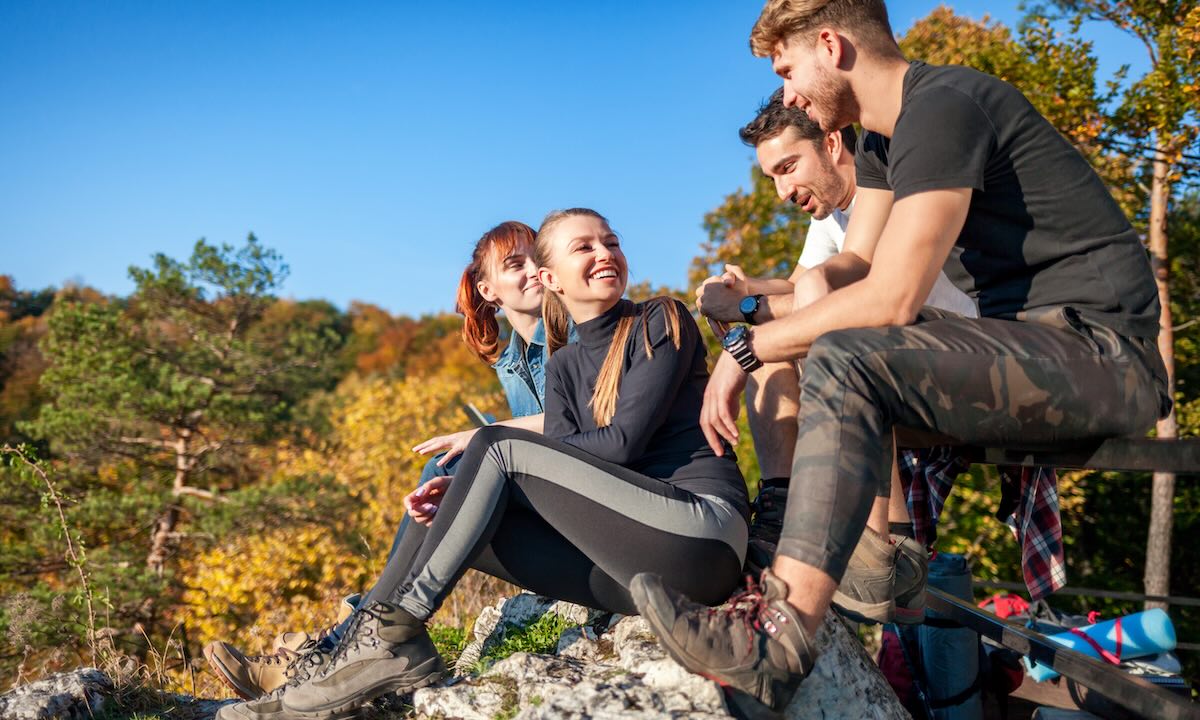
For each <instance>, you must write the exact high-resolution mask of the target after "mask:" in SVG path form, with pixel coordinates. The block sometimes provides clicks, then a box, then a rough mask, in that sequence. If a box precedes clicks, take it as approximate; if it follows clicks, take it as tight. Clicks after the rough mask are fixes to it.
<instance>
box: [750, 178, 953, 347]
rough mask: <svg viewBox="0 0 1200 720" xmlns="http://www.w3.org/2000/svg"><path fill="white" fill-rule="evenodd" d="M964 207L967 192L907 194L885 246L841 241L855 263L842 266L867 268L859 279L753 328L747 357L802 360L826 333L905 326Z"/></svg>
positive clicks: (917, 307) (950, 244)
mask: <svg viewBox="0 0 1200 720" xmlns="http://www.w3.org/2000/svg"><path fill="white" fill-rule="evenodd" d="M970 201H971V190H970V189H969V188H956V189H952V190H934V191H930V192H923V193H918V194H916V195H910V196H908V197H906V198H904V199H902V200H900V201H899V202H896V203H895V204H894V206H893V208H892V212H891V214H890V216H889V217H888V220H887V223H886V225H885V226H884V227H883V232H882V236H883V237H885V238H887V239H886V240H885V241H883V242H879V241H878V240H876V241H875V242H873V243H872V242H869V240H870V238H869V237H862V238H857V239H858V242H859V246H858V247H857V248H855V247H852V246H851V237H850V236H849V235H847V238H846V252H845V253H842V255H847V254H852V255H855V256H858V258H859V260H857V261H856V260H853V259H852V258H851V259H849V261H848V262H847V264H846V265H845V266H844V267H845V268H851V269H853V268H858V269H859V270H861V267H862V265H861V263H862V262H866V263H869V268H870V269H869V271H868V272H867V274H866V277H864V278H862V280H860V281H859V282H851V283H849V284H847V285H845V286H842V287H838V288H836V289H835V290H834V291H833V292H832V293H830V294H829V295H826V296H825V297H823V298H821V299H819V300H817V301H816V302H814V303H813V304H812V305H810V306H808V309H807V311H806V312H804V313H803V314H797V315H792V316H789V317H787V318H784V319H782V320H779V321H777V322H773V323H768V324H766V325H763V326H762V327H760V328H758V329H757V330H755V332H754V343H753V347H754V351H755V353H756V354H757V355H758V356H759V358H760V359H762V360H763V361H766V362H771V361H778V360H789V359H792V358H797V357H803V356H804V355H806V354H807V353H808V349H809V347H810V346H811V345H812V343H813V341H814V340H815V339H816V338H818V337H819V336H821V335H823V334H825V333H827V332H829V331H831V330H840V329H843V328H854V327H882V326H885V325H908V324H910V323H912V321H913V320H915V319H916V316H917V312H918V311H919V310H920V309H921V305H922V304H923V303H924V301H925V298H927V297H929V292H930V290H932V289H933V283H934V282H935V281H936V280H937V276H938V273H939V272H940V271H941V269H942V265H943V264H944V263H945V261H946V257H947V256H948V255H949V254H950V248H951V247H953V245H954V241H955V240H956V239H958V234H959V232H961V231H962V226H963V223H964V222H965V221H966V218H967V208H968V206H969V204H970ZM855 219H856V220H857V213H856V216H855ZM851 225H852V226H853V222H852V223H851ZM856 250H857V252H856ZM859 252H863V253H864V254H867V255H868V256H867V257H862V255H859V254H858V253H859ZM838 257H841V255H839V256H838ZM842 269H844V268H842V267H839V270H842ZM840 277H843V276H838V275H835V276H834V278H837V279H840ZM831 284H833V283H831Z"/></svg>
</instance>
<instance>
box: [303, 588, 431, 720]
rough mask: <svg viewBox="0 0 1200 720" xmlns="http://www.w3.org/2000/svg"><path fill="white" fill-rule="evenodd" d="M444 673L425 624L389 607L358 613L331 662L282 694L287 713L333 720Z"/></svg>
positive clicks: (376, 605) (379, 605)
mask: <svg viewBox="0 0 1200 720" xmlns="http://www.w3.org/2000/svg"><path fill="white" fill-rule="evenodd" d="M445 673H446V664H445V663H444V662H442V656H441V655H439V654H438V651H437V648H436V647H434V645H433V641H432V640H431V639H430V638H429V633H427V632H426V631H425V623H424V622H423V621H421V620H418V619H417V618H415V617H413V616H412V615H411V614H409V613H408V611H406V610H404V609H402V608H400V607H398V606H396V605H392V604H391V603H385V602H373V603H371V604H370V605H369V606H368V607H365V608H359V609H358V612H356V613H355V615H354V620H353V621H352V624H351V626H350V628H349V629H348V630H347V631H346V634H345V635H344V636H343V637H342V639H341V641H339V643H338V646H337V649H336V650H334V652H333V655H332V656H331V657H330V660H329V663H328V664H327V665H325V666H324V667H323V668H321V670H320V671H319V672H317V673H314V674H313V676H312V677H310V678H309V679H308V680H307V681H305V682H303V683H301V684H300V685H299V686H297V687H294V688H293V687H289V688H288V689H287V691H286V692H284V694H283V706H284V709H286V710H289V711H296V712H300V713H306V714H308V713H316V714H318V715H320V716H321V717H325V718H332V717H337V716H342V715H344V714H345V713H348V712H350V711H353V710H354V709H356V708H358V707H359V706H360V705H362V704H363V703H365V702H367V701H368V700H371V699H373V698H376V697H379V696H380V695H383V694H385V693H389V692H398V693H405V692H409V691H411V690H416V689H417V688H422V687H425V686H426V685H430V684H432V683H434V682H436V681H438V680H439V679H441V677H442V676H443V675H445Z"/></svg>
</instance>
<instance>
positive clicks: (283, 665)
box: [204, 593, 360, 700]
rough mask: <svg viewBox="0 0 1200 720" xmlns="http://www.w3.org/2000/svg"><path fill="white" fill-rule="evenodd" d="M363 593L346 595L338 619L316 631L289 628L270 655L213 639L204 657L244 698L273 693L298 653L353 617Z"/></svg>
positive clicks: (273, 645) (300, 653)
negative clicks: (253, 652)
mask: <svg viewBox="0 0 1200 720" xmlns="http://www.w3.org/2000/svg"><path fill="white" fill-rule="evenodd" d="M359 597H360V596H359V595H358V594H357V593H356V594H354V595H347V596H346V597H344V598H342V602H341V605H340V606H339V609H338V618H337V622H336V623H335V624H333V625H331V626H329V627H327V628H322V629H321V630H318V631H316V632H315V633H306V632H288V633H283V634H281V635H278V636H276V638H275V640H274V641H273V642H272V643H271V645H272V648H273V652H272V653H271V654H269V655H246V654H244V653H242V652H241V651H240V650H238V649H237V648H236V647H234V646H233V645H230V644H229V643H227V642H221V641H213V642H211V643H209V644H208V645H206V646H204V657H205V659H207V660H208V664H209V667H211V668H212V670H213V674H214V675H216V676H217V679H218V680H220V681H221V682H222V683H224V684H225V685H226V686H228V687H229V689H231V690H233V691H234V692H235V693H237V696H238V697H240V698H242V699H243V700H255V699H258V698H261V697H262V696H264V695H267V694H269V693H270V692H272V691H273V690H275V689H276V688H278V687H279V686H281V685H283V683H284V680H286V676H285V671H286V670H287V668H288V666H289V665H290V664H291V663H292V662H294V661H295V659H296V657H297V656H298V655H302V654H304V653H306V652H307V651H308V650H309V649H311V648H312V647H314V646H315V645H316V644H317V643H319V642H321V641H322V640H324V639H325V638H326V637H327V636H328V635H329V634H330V632H332V631H333V630H334V628H336V627H337V626H338V625H341V624H342V622H343V621H345V620H346V619H347V618H349V617H350V614H351V613H353V612H354V608H355V607H356V606H357V605H358V600H359Z"/></svg>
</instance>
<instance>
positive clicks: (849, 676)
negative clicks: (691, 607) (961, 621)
mask: <svg viewBox="0 0 1200 720" xmlns="http://www.w3.org/2000/svg"><path fill="white" fill-rule="evenodd" d="M547 614H552V615H557V616H558V617H559V618H562V619H563V620H566V621H567V623H566V624H570V625H573V627H570V628H569V629H567V630H566V631H564V632H562V634H561V636H560V637H559V638H558V642H557V648H556V649H555V650H554V651H553V654H544V655H538V654H531V653H524V652H519V653H515V654H513V655H510V656H508V657H506V658H503V659H501V660H499V661H498V662H496V663H495V664H493V665H492V666H491V667H489V668H487V669H486V670H485V671H484V672H482V673H480V674H478V675H471V674H470V671H471V670H472V669H474V668H476V667H477V666H478V664H479V659H480V658H481V657H485V656H486V655H487V653H488V651H489V649H491V648H493V647H496V646H497V645H498V644H499V643H501V642H503V640H504V637H505V635H506V634H507V633H510V632H513V631H515V630H518V629H520V628H524V627H527V626H529V625H531V624H532V623H534V622H536V621H537V620H538V619H540V618H543V617H544V616H546V615H547ZM551 638H552V636H551ZM817 643H818V645H819V647H820V648H821V656H820V658H819V659H818V660H817V664H816V667H815V668H814V669H813V672H812V674H811V675H810V676H809V677H808V679H806V680H805V681H804V683H803V684H802V685H801V687H800V691H799V693H798V694H797V695H796V697H795V698H794V699H793V700H792V702H791V704H790V705H789V707H788V708H787V710H786V711H785V713H784V716H785V717H786V718H789V719H790V720H798V719H800V718H805V719H807V718H843V717H853V718H868V719H874V720H900V719H902V718H908V714H907V713H906V712H905V711H904V708H903V707H901V705H900V702H899V700H897V699H896V696H895V694H894V693H892V690H891V688H890V687H888V685H887V682H886V681H885V680H884V679H883V676H882V675H881V674H880V673H879V670H878V668H876V667H875V664H874V663H873V662H872V661H871V658H870V657H869V656H868V655H867V653H866V651H865V650H864V649H863V647H862V644H861V643H859V641H858V639H857V638H856V637H855V636H854V633H853V632H851V631H850V630H849V629H848V628H847V627H846V625H845V624H843V623H842V621H840V620H839V619H837V617H836V616H834V615H832V614H830V615H829V616H828V617H826V619H825V624H824V626H823V627H822V629H821V632H820V634H819V636H818V638H817ZM112 692H113V687H112V683H111V681H109V679H108V677H107V676H106V675H105V674H104V673H102V672H100V671H99V670H95V669H85V670H78V671H76V672H73V673H62V674H60V675H55V676H52V677H49V678H46V679H44V680H41V681H38V682H35V683H31V684H29V685H26V686H23V687H21V688H18V689H16V690H13V691H12V692H10V693H8V694H5V695H0V718H3V719H4V720H9V719H12V720H42V719H43V718H72V719H73V718H79V719H81V720H82V719H83V718H91V717H93V716H94V715H95V714H97V713H99V712H101V710H102V708H103V707H104V706H105V699H106V698H107V697H109V696H111V694H112ZM405 700H407V701H408V702H402V703H401V705H400V707H402V709H399V711H397V710H398V706H397V703H396V702H395V699H392V700H385V701H380V702H377V703H376V706H375V707H374V708H369V709H367V710H366V711H365V712H364V713H363V717H364V718H365V719H367V720H399V718H405V719H406V720H410V719H411V720H432V719H433V718H438V719H439V720H446V719H449V718H463V719H464V720H494V719H495V718H510V719H511V718H520V719H521V720H541V719H546V720H549V719H550V718H555V719H558V718H568V719H573V720H582V719H583V718H595V719H596V720H607V719H609V718H613V719H615V718H641V719H646V720H657V719H658V718H663V719H666V718H681V719H682V718H687V719H688V720H710V719H716V718H728V717H729V716H730V711H729V708H728V707H727V705H726V701H725V697H724V694H723V692H722V691H721V689H720V688H719V687H718V686H717V685H716V683H713V682H711V681H709V680H706V679H704V678H702V677H700V676H698V675H693V674H691V673H689V672H687V671H686V670H684V669H683V668H682V667H680V666H679V665H678V664H676V663H675V662H674V661H673V660H671V659H670V658H669V657H668V656H667V655H666V653H664V652H663V650H662V648H661V647H660V646H659V644H658V642H657V640H655V638H654V636H653V635H652V634H651V633H650V630H649V628H648V627H647V625H646V622H645V621H644V620H642V619H641V618H639V617H621V616H615V617H613V616H608V615H606V614H601V613H597V612H596V611H593V610H588V609H587V608H584V607H580V606H578V605H571V604H570V603H564V602H555V601H553V600H550V599H548V598H543V597H538V596H536V595H531V594H528V593H523V594H521V595H517V596H515V597H512V598H508V599H506V600H502V601H500V602H498V603H496V604H495V605H494V606H492V607H489V608H487V609H486V610H484V612H483V613H481V614H480V616H479V619H478V620H477V621H476V623H475V626H474V629H473V632H472V636H471V641H470V643H469V644H468V645H467V647H466V648H465V649H464V651H463V652H462V654H461V656H460V657H459V659H458V662H457V663H456V666H455V675H454V677H452V678H450V679H449V680H447V681H445V682H443V683H440V684H439V685H438V686H436V687H431V688H425V689H422V690H418V691H417V692H416V693H415V694H414V695H413V696H412V697H411V699H409V698H406V699H405ZM163 701H164V704H170V705H171V706H172V707H173V708H175V710H176V711H186V712H185V715H186V717H188V718H194V719H195V720H203V719H204V718H211V717H212V715H213V713H215V712H216V709H217V708H218V707H219V706H220V705H221V704H223V702H218V701H211V700H196V699H193V698H185V697H182V696H168V695H164V696H163ZM224 702H229V701H224Z"/></svg>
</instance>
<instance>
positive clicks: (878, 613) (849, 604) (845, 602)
mask: <svg viewBox="0 0 1200 720" xmlns="http://www.w3.org/2000/svg"><path fill="white" fill-rule="evenodd" d="M833 607H834V609H835V610H837V611H838V614H839V615H841V616H842V617H846V618H849V619H850V620H853V621H854V622H857V623H865V624H867V625H881V624H884V623H890V622H892V621H893V620H894V619H895V617H896V611H897V607H896V601H895V600H886V601H884V602H877V603H867V602H863V601H861V600H855V599H854V598H852V597H850V596H849V595H846V594H844V593H842V592H840V591H834V593H833ZM922 612H923V611H922Z"/></svg>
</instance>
